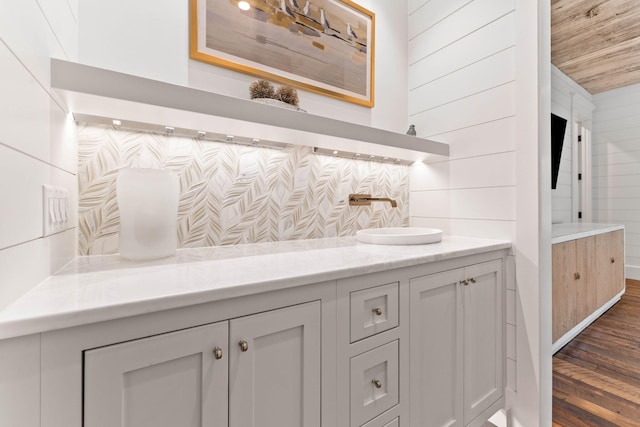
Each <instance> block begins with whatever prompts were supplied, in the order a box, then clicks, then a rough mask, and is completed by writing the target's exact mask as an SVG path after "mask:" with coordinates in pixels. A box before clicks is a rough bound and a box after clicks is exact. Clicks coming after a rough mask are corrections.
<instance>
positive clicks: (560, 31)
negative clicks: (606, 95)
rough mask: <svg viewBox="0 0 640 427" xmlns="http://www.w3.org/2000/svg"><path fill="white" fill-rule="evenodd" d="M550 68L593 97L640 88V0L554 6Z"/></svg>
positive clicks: (561, 0) (574, 0)
mask: <svg viewBox="0 0 640 427" xmlns="http://www.w3.org/2000/svg"><path fill="white" fill-rule="evenodd" d="M551 62H552V63H553V64H554V65H555V66H556V67H558V68H559V69H560V70H562V72H564V73H565V74H566V75H568V76H569V77H571V78H572V79H573V80H575V81H576V82H578V83H579V84H580V85H581V86H582V87H584V88H585V89H586V90H588V91H589V92H590V93H592V94H596V93H600V92H605V91H608V90H612V89H617V88H619V87H623V86H629V85H632V84H636V83H640V0H551Z"/></svg>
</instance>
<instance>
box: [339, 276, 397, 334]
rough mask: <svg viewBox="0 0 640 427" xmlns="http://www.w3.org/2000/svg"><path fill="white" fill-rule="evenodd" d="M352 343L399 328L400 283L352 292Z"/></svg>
mask: <svg viewBox="0 0 640 427" xmlns="http://www.w3.org/2000/svg"><path fill="white" fill-rule="evenodd" d="M349 299H350V304H351V307H350V308H351V311H350V312H351V320H350V324H351V342H352V343H353V342H356V341H359V340H361V339H363V338H366V337H370V336H371V335H375V334H377V333H379V332H382V331H386V330H387V329H391V328H395V327H396V326H398V311H399V307H398V283H397V282H396V283H391V284H388V285H382V286H376V287H375V288H369V289H364V290H362V291H356V292H352V293H351V295H350V298H349Z"/></svg>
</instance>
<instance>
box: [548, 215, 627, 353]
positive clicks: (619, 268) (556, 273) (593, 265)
mask: <svg viewBox="0 0 640 427" xmlns="http://www.w3.org/2000/svg"><path fill="white" fill-rule="evenodd" d="M552 245H553V246H552V254H553V255H552V256H553V329H552V331H553V333H552V338H553V351H554V352H556V351H558V350H560V349H561V348H562V347H563V346H564V345H565V344H567V343H568V342H569V341H571V340H572V339H573V338H574V337H575V336H576V335H578V334H579V333H580V332H581V331H582V330H584V328H586V327H587V326H589V325H590V324H591V323H592V322H593V321H594V320H596V319H597V318H598V317H600V316H601V315H602V314H603V313H604V312H605V311H607V310H608V309H609V308H610V307H611V306H612V305H613V304H615V303H616V302H618V301H619V300H620V297H621V296H622V294H624V290H625V274H624V226H622V225H610V224H588V223H562V224H554V225H553V230H552Z"/></svg>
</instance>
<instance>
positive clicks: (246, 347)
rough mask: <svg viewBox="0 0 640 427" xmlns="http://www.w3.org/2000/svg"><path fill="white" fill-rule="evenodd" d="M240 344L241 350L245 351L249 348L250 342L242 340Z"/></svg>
mask: <svg viewBox="0 0 640 427" xmlns="http://www.w3.org/2000/svg"><path fill="white" fill-rule="evenodd" d="M238 345H240V350H241V351H242V352H243V353H244V352H245V351H247V350H249V343H248V342H246V341H245V340H242V341H240V342H239V343H238Z"/></svg>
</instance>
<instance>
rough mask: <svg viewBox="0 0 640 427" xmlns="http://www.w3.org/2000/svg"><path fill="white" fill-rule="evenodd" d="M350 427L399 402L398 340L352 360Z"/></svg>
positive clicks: (354, 426)
mask: <svg viewBox="0 0 640 427" xmlns="http://www.w3.org/2000/svg"><path fill="white" fill-rule="evenodd" d="M350 386H351V427H358V426H361V425H362V424H364V423H365V422H367V421H369V420H370V419H372V418H374V417H376V416H378V415H380V414H381V413H383V412H384V411H386V410H387V409H389V408H391V407H393V406H394V405H397V404H398V397H399V371H398V341H393V342H390V343H389V344H385V345H383V346H381V347H378V348H374V349H373V350H370V351H368V352H366V353H363V354H361V355H359V356H356V357H354V358H352V359H351V381H350Z"/></svg>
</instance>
